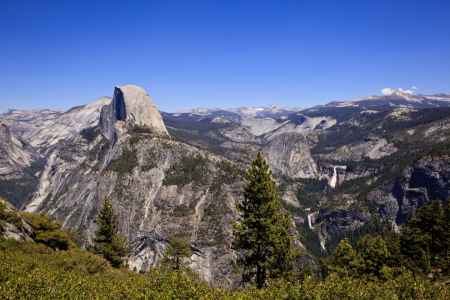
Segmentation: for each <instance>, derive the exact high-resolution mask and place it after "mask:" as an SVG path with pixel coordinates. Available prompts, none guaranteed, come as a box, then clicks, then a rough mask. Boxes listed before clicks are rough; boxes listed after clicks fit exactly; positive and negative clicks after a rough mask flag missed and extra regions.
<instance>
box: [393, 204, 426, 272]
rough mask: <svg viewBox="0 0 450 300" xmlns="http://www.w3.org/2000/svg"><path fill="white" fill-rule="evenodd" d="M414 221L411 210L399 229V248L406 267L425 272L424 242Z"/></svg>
mask: <svg viewBox="0 0 450 300" xmlns="http://www.w3.org/2000/svg"><path fill="white" fill-rule="evenodd" d="M416 223H417V219H416V217H415V216H414V213H413V212H412V211H411V212H410V213H409V215H408V217H407V218H406V224H405V225H404V226H403V227H402V229H401V236H400V248H401V253H402V256H403V257H404V258H405V261H404V263H405V266H406V268H407V269H410V270H414V271H415V272H419V273H420V272H423V273H426V272H427V270H428V269H429V258H428V256H427V251H425V250H424V249H426V243H425V240H424V236H423V234H422V233H421V232H420V229H419V228H418V227H417V226H416Z"/></svg>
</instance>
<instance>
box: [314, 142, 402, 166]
mask: <svg viewBox="0 0 450 300" xmlns="http://www.w3.org/2000/svg"><path fill="white" fill-rule="evenodd" d="M397 150H398V149H397V148H395V147H394V145H393V144H392V143H389V142H388V141H387V140H386V139H382V138H376V137H373V138H366V139H364V141H363V142H360V143H356V144H354V145H346V146H342V147H340V148H339V149H337V150H335V151H333V152H332V153H330V154H326V155H321V156H322V158H325V159H330V160H341V161H343V160H361V159H362V158H364V157H368V158H370V159H379V158H382V157H384V156H389V155H391V154H392V153H394V152H396V151H397Z"/></svg>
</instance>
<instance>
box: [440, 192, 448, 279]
mask: <svg viewBox="0 0 450 300" xmlns="http://www.w3.org/2000/svg"><path fill="white" fill-rule="evenodd" d="M446 202H447V204H446V205H445V209H444V213H443V216H442V236H441V240H442V258H443V262H444V265H445V268H446V269H447V271H449V270H450V197H449V198H447V200H446Z"/></svg>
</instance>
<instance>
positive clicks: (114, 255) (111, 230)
mask: <svg viewBox="0 0 450 300" xmlns="http://www.w3.org/2000/svg"><path fill="white" fill-rule="evenodd" d="M97 223H98V229H97V230H96V231H95V237H91V239H92V242H93V243H94V245H93V246H92V245H90V244H87V245H86V250H88V251H90V252H92V253H94V254H97V255H99V256H101V257H103V258H105V259H106V260H108V261H109V262H110V263H111V265H112V266H113V267H115V268H118V267H120V266H121V265H122V264H123V262H122V259H121V258H122V257H124V256H125V255H127V254H128V253H130V249H129V248H128V247H127V246H126V244H127V238H126V237H124V238H122V237H121V236H120V235H119V233H118V228H117V225H118V224H119V221H118V219H117V215H115V214H114V210H113V208H112V205H111V203H110V202H109V200H108V198H106V197H105V202H104V203H103V206H102V208H101V210H100V212H99V213H98V220H97Z"/></svg>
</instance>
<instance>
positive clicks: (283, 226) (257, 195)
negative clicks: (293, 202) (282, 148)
mask: <svg viewBox="0 0 450 300" xmlns="http://www.w3.org/2000/svg"><path fill="white" fill-rule="evenodd" d="M271 176H272V171H270V170H269V165H268V164H267V163H266V161H265V160H264V159H263V158H262V156H261V154H260V153H258V154H257V157H256V159H255V160H254V161H253V162H252V164H251V168H250V169H249V170H248V181H249V182H248V184H244V186H243V190H241V194H242V195H243V196H244V200H243V201H242V202H241V203H238V202H236V203H235V205H236V208H237V210H238V211H239V212H240V213H241V217H240V218H238V220H237V221H236V222H232V225H233V228H234V231H233V235H234V240H233V243H232V249H233V250H236V251H239V252H241V253H242V255H241V256H240V257H239V258H238V259H237V260H236V261H235V262H233V263H232V266H233V267H234V268H235V269H236V270H239V271H240V272H241V274H242V281H243V282H244V283H255V284H256V286H257V287H258V288H262V287H263V286H264V285H265V282H266V280H267V279H268V278H283V277H286V275H288V274H289V273H290V272H291V271H292V269H293V267H294V262H295V261H296V260H297V259H298V257H299V256H301V252H299V251H298V250H296V249H295V248H294V247H293V245H292V244H293V243H292V237H291V236H289V228H290V225H291V223H290V215H289V213H288V212H283V211H282V206H281V203H280V201H279V200H278V193H277V192H276V187H275V183H274V182H273V181H272V178H271Z"/></svg>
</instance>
